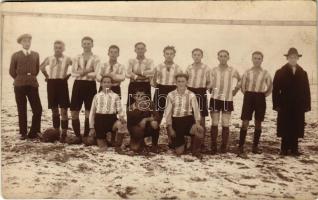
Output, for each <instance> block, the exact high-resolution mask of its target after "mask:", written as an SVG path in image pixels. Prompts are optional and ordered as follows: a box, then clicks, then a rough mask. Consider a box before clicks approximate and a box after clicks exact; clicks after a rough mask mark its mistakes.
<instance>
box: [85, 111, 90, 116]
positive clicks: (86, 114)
mask: <svg viewBox="0 0 318 200" xmlns="http://www.w3.org/2000/svg"><path fill="white" fill-rule="evenodd" d="M89 112H90V111H89V110H85V118H89Z"/></svg>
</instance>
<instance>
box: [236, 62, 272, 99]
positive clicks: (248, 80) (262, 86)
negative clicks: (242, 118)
mask: <svg viewBox="0 0 318 200" xmlns="http://www.w3.org/2000/svg"><path fill="white" fill-rule="evenodd" d="M272 84H273V83H272V78H271V76H270V74H269V73H268V71H267V70H264V69H262V68H255V67H252V68H250V69H249V70H247V71H246V72H245V73H244V74H243V76H242V84H241V90H242V92H243V93H245V92H246V91H248V92H261V93H267V94H266V96H267V95H269V93H270V92H271V88H272Z"/></svg>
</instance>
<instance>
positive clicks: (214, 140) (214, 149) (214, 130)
mask: <svg viewBox="0 0 318 200" xmlns="http://www.w3.org/2000/svg"><path fill="white" fill-rule="evenodd" d="M217 137H218V127H217V126H211V154H212V155H215V154H216V153H217Z"/></svg>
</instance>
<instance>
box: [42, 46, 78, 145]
mask: <svg viewBox="0 0 318 200" xmlns="http://www.w3.org/2000/svg"><path fill="white" fill-rule="evenodd" d="M64 50H65V44H64V42H63V41H60V40H57V41H55V42H54V55H53V56H50V57H47V58H46V59H45V60H44V61H43V63H42V64H41V66H40V69H41V71H42V73H43V75H44V76H45V80H46V81H47V97H48V107H49V109H51V110H52V121H53V127H54V128H55V129H57V130H60V125H61V127H62V133H61V137H60V141H61V142H64V141H65V138H66V135H67V129H68V116H67V109H68V108H69V107H70V97H69V93H68V84H67V80H68V78H69V77H70V74H68V73H67V70H68V68H69V66H70V65H71V64H72V61H71V58H69V57H67V56H64V55H63V52H64ZM46 66H49V67H48V72H47V70H46ZM59 107H60V112H59ZM60 113H61V120H60Z"/></svg>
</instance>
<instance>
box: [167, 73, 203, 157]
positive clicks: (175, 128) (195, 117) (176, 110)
mask: <svg viewBox="0 0 318 200" xmlns="http://www.w3.org/2000/svg"><path fill="white" fill-rule="evenodd" d="M175 78H176V84H177V89H176V90H174V91H172V92H170V93H169V94H168V96H167V104H166V106H167V107H166V109H165V113H164V117H165V118H166V123H167V126H168V132H169V133H168V134H170V136H171V138H172V142H173V145H174V146H175V150H176V154H177V155H181V154H183V153H184V150H185V138H184V137H185V136H186V135H189V136H191V138H192V139H191V143H192V144H191V147H192V155H194V156H197V157H199V158H201V152H200V149H201V143H202V139H203V128H202V126H201V125H200V120H201V116H200V110H199V106H198V101H197V99H196V96H195V94H194V93H193V92H191V91H190V90H188V89H187V87H186V85H187V82H188V75H187V74H177V75H176V76H175Z"/></svg>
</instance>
